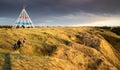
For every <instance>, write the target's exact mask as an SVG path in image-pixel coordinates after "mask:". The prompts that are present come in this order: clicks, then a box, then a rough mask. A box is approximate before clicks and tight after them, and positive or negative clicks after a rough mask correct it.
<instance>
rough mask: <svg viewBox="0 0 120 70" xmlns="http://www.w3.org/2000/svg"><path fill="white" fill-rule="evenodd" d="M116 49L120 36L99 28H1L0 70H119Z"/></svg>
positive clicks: (119, 44)
mask: <svg viewBox="0 0 120 70" xmlns="http://www.w3.org/2000/svg"><path fill="white" fill-rule="evenodd" d="M23 38H26V39H27V40H26V43H25V44H24V45H22V46H21V47H20V48H19V49H17V50H14V49H13V45H14V44H15V43H16V42H17V41H18V40H19V39H20V40H21V41H22V40H23ZM119 47H120V36H119V35H117V34H116V33H113V32H111V31H110V30H106V29H101V28H92V27H41V28H18V29H16V28H1V29H0V70H120V49H119Z"/></svg>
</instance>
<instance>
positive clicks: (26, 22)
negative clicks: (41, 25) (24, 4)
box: [16, 8, 34, 28]
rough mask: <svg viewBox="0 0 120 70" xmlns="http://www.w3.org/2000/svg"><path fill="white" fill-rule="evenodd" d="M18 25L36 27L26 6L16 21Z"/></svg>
mask: <svg viewBox="0 0 120 70" xmlns="http://www.w3.org/2000/svg"><path fill="white" fill-rule="evenodd" d="M16 27H30V28H32V27H34V25H33V23H32V21H31V19H30V17H29V15H28V13H27V12H26V10H25V8H23V9H22V12H21V13H20V15H19V17H18V19H17V21H16Z"/></svg>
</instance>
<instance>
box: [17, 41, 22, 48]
mask: <svg viewBox="0 0 120 70" xmlns="http://www.w3.org/2000/svg"><path fill="white" fill-rule="evenodd" d="M21 44H22V42H21V41H20V39H19V40H18V41H17V45H18V48H20V47H21Z"/></svg>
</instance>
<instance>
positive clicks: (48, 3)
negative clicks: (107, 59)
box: [0, 0, 120, 26]
mask: <svg viewBox="0 0 120 70" xmlns="http://www.w3.org/2000/svg"><path fill="white" fill-rule="evenodd" d="M23 6H25V7H26V10H27V12H28V14H29V16H30V17H31V19H32V21H33V23H34V25H43V26H50V25H51V26H120V0H0V25H13V24H15V22H16V20H17V17H18V16H19V14H20V12H21V10H22V8H23Z"/></svg>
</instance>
